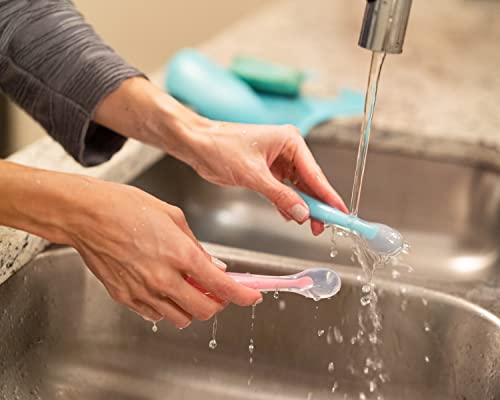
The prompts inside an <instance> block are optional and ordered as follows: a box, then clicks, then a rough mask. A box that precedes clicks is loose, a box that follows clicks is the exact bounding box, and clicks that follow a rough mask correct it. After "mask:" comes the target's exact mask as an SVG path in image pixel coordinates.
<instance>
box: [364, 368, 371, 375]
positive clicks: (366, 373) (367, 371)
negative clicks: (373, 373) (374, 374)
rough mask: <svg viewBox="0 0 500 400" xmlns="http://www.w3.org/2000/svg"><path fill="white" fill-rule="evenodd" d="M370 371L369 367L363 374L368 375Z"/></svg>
mask: <svg viewBox="0 0 500 400" xmlns="http://www.w3.org/2000/svg"><path fill="white" fill-rule="evenodd" d="M369 372H370V369H369V368H368V367H365V368H363V374H365V375H368V373H369Z"/></svg>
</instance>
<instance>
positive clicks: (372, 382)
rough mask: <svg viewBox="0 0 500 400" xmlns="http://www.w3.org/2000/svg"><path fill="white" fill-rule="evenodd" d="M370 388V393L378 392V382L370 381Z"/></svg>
mask: <svg viewBox="0 0 500 400" xmlns="http://www.w3.org/2000/svg"><path fill="white" fill-rule="evenodd" d="M368 388H369V389H370V393H373V392H374V391H375V390H377V382H375V381H370V382H369V384H368Z"/></svg>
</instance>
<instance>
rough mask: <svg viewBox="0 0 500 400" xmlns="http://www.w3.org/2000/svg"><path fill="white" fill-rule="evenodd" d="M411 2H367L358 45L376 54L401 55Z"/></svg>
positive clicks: (395, 0)
mask: <svg viewBox="0 0 500 400" xmlns="http://www.w3.org/2000/svg"><path fill="white" fill-rule="evenodd" d="M411 2H412V0H368V1H367V4H366V9H365V15H364V17H363V25H362V26H361V34H360V36H359V45H360V46H361V47H364V48H365V49H368V50H371V51H376V52H384V53H393V54H398V53H401V52H402V51H403V42H404V38H405V33H406V26H407V25H408V17H409V15H410V8H411Z"/></svg>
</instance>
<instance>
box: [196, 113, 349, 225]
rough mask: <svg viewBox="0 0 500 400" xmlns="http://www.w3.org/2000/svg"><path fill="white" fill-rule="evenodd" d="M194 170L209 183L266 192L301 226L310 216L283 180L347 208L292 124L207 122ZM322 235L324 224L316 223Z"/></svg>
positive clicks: (200, 137) (345, 209) (270, 198)
mask: <svg viewBox="0 0 500 400" xmlns="http://www.w3.org/2000/svg"><path fill="white" fill-rule="evenodd" d="M198 129H199V130H198V132H197V135H196V136H197V137H198V139H197V144H196V145H195V146H193V151H194V152H195V153H196V156H195V157H194V158H193V161H192V167H193V168H194V169H195V170H196V171H197V172H198V174H199V175H201V176H202V177H203V178H205V179H206V180H208V181H210V182H213V183H216V184H219V185H227V186H244V187H247V188H249V189H251V190H254V191H256V192H259V193H261V194H263V195H264V196H265V197H266V198H267V199H269V201H271V202H272V203H273V204H274V205H275V206H276V207H277V209H278V210H279V212H280V213H281V214H282V215H283V216H284V217H285V218H286V219H287V220H295V221H296V222H298V223H299V224H302V223H304V222H305V221H306V220H307V219H308V218H309V210H308V208H307V205H306V204H305V203H304V201H303V200H302V199H301V198H300V196H299V195H298V194H297V193H295V191H294V190H292V189H291V188H290V187H288V186H287V185H286V184H285V183H284V182H285V181H289V182H291V183H292V184H293V185H294V186H295V187H297V188H298V189H300V190H301V191H303V192H305V193H307V194H309V195H310V196H313V197H315V198H317V199H319V200H321V201H323V202H325V203H328V204H330V205H331V206H333V207H336V208H338V209H340V210H341V211H343V212H347V208H346V206H345V204H344V202H343V201H342V199H341V198H340V196H339V195H338V194H337V192H336V191H335V190H334V189H333V188H332V186H331V185H330V184H329V183H328V180H327V179H326V177H325V175H324V173H323V172H322V170H321V168H320V167H319V165H318V164H317V163H316V160H315V159H314V157H313V155H312V154H311V152H310V150H309V148H308V147H307V145H306V143H305V141H304V139H303V138H302V136H301V135H300V132H299V131H298V129H297V128H295V127H294V126H291V125H285V126H271V125H244V124H235V123H225V122H224V123H223V122H212V121H210V122H206V124H205V125H204V126H203V127H201V128H198ZM311 229H312V232H313V233H314V234H315V235H318V234H320V233H321V232H322V231H323V229H324V226H323V224H322V223H321V222H319V221H315V220H312V221H311Z"/></svg>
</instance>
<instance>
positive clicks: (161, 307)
mask: <svg viewBox="0 0 500 400" xmlns="http://www.w3.org/2000/svg"><path fill="white" fill-rule="evenodd" d="M141 301H142V302H143V303H145V304H147V305H148V306H149V307H151V308H152V309H153V310H155V311H156V312H157V313H158V314H160V315H161V316H163V317H164V318H165V319H166V320H168V321H170V322H171V323H172V324H173V325H174V326H175V327H176V328H178V329H184V328H186V327H188V326H189V325H190V324H191V320H192V316H191V315H190V314H189V313H187V312H186V311H184V310H182V309H181V308H180V307H179V306H178V305H177V304H175V303H174V302H173V301H172V300H170V299H169V298H166V297H165V298H161V299H160V298H157V297H155V296H153V295H151V296H148V298H146V299H141Z"/></svg>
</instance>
